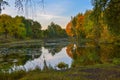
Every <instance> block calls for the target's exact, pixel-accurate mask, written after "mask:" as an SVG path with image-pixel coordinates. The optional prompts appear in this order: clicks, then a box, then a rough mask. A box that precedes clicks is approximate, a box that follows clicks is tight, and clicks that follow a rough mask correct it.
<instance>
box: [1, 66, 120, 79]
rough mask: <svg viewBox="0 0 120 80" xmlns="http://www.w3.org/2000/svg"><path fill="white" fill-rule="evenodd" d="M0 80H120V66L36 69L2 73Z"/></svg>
mask: <svg viewBox="0 0 120 80" xmlns="http://www.w3.org/2000/svg"><path fill="white" fill-rule="evenodd" d="M0 80H120V65H113V64H103V65H94V66H81V67H76V68H71V69H67V70H53V69H47V70H44V71H41V70H40V69H35V70H33V71H29V72H25V71H18V72H13V73H11V74H9V73H0Z"/></svg>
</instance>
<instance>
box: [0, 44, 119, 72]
mask: <svg viewBox="0 0 120 80" xmlns="http://www.w3.org/2000/svg"><path fill="white" fill-rule="evenodd" d="M60 62H64V63H66V64H68V65H69V68H71V67H80V66H87V65H94V64H105V63H114V64H119V63H120V46H117V45H112V44H101V45H100V46H99V47H95V46H88V45H87V44H85V45H82V46H79V47H77V46H76V45H75V44H61V43H51V44H44V45H41V44H37V43H35V44H33V43H32V45H30V46H24V45H22V46H12V47H5V46H4V47H1V48H0V71H2V72H12V71H17V70H25V71H29V70H34V69H35V68H40V69H43V68H44V65H47V66H48V67H52V68H54V69H57V70H59V69H58V68H57V67H56V65H57V64H58V63H60Z"/></svg>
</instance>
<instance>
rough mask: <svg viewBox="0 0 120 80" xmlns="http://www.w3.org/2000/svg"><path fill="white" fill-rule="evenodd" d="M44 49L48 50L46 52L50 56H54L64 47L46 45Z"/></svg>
mask: <svg viewBox="0 0 120 80" xmlns="http://www.w3.org/2000/svg"><path fill="white" fill-rule="evenodd" d="M44 47H45V48H46V49H48V52H49V53H51V54H52V56H54V55H55V54H56V53H59V52H60V51H61V50H62V48H63V47H65V46H64V45H52V46H51V45H49V46H48V45H47V46H44Z"/></svg>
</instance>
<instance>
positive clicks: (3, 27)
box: [0, 14, 12, 39]
mask: <svg viewBox="0 0 120 80" xmlns="http://www.w3.org/2000/svg"><path fill="white" fill-rule="evenodd" d="M11 25H12V17H11V16H8V15H6V14H3V15H0V33H1V34H3V35H5V38H6V39H7V37H8V35H9V34H11V32H12V31H11V27H12V26H11Z"/></svg>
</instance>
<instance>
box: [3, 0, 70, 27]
mask: <svg viewBox="0 0 120 80" xmlns="http://www.w3.org/2000/svg"><path fill="white" fill-rule="evenodd" d="M12 1H13V0H12ZM13 4H14V2H10V5H12V6H10V7H7V8H6V9H5V10H4V11H3V12H2V13H3V14H4V13H5V14H8V15H11V16H13V17H14V16H16V15H25V14H24V12H23V13H18V12H17V10H16V9H15V8H14V5H13ZM68 4H69V2H66V1H60V2H59V4H56V3H55V2H53V3H49V4H48V3H46V4H45V10H44V11H45V13H44V12H42V10H40V9H36V11H34V12H31V11H29V12H28V18H31V19H34V20H37V21H38V22H40V23H41V25H42V26H43V29H45V28H47V26H48V25H49V24H50V23H51V22H55V23H57V24H59V25H61V26H62V27H63V28H65V26H66V24H67V23H68V22H69V20H70V17H67V16H64V13H65V12H66V11H67V8H68V7H67V6H66V5H68ZM39 8H40V7H39Z"/></svg>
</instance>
